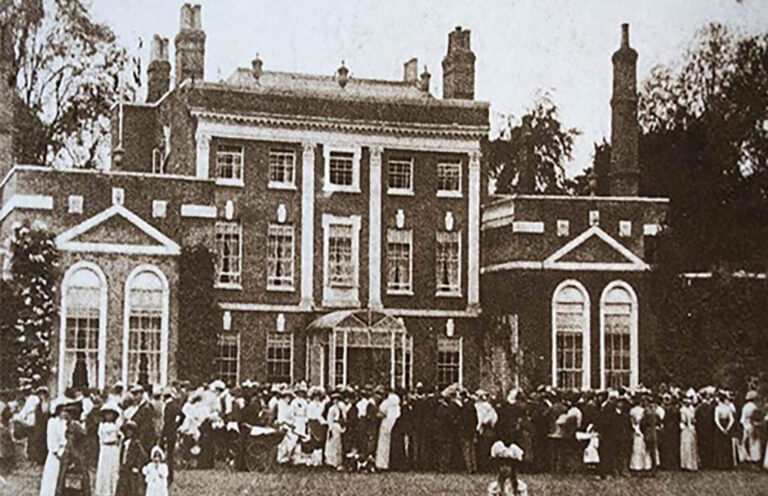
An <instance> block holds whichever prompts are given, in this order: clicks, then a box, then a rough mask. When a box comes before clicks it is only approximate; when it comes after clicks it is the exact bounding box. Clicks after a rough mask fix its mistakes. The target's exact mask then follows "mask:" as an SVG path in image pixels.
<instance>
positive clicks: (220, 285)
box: [213, 282, 243, 290]
mask: <svg viewBox="0 0 768 496" xmlns="http://www.w3.org/2000/svg"><path fill="white" fill-rule="evenodd" d="M213 287H214V288H215V289H235V290H238V289H243V285H242V284H240V283H239V282H217V283H214V285H213Z"/></svg>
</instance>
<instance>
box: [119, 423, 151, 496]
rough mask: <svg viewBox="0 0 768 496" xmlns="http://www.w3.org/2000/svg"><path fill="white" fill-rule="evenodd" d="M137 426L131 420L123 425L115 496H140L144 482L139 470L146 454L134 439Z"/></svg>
mask: <svg viewBox="0 0 768 496" xmlns="http://www.w3.org/2000/svg"><path fill="white" fill-rule="evenodd" d="M138 431H139V426H138V425H137V424H136V422H134V421H133V420H128V421H127V422H126V423H125V424H123V433H124V434H125V439H124V440H123V444H122V446H121V448H120V476H119V477H118V479H117V491H116V496H142V495H143V494H144V481H143V479H142V477H141V469H142V468H143V467H144V464H145V463H146V462H147V459H148V457H147V452H146V451H145V450H144V447H143V446H142V445H141V442H140V441H139V439H138V438H137V437H136V436H137V434H138Z"/></svg>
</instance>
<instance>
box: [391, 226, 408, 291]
mask: <svg viewBox="0 0 768 496" xmlns="http://www.w3.org/2000/svg"><path fill="white" fill-rule="evenodd" d="M398 236H402V237H403V238H404V239H405V240H406V241H407V243H408V281H406V282H405V283H401V286H397V285H395V284H393V281H390V280H389V262H390V261H389V258H390V253H389V244H390V243H402V242H403V240H399V239H394V238H396V237H398ZM386 267H387V294H388V295H403V296H413V230H412V229H389V230H387V265H386Z"/></svg>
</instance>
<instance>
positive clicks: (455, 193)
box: [435, 160, 463, 198]
mask: <svg viewBox="0 0 768 496" xmlns="http://www.w3.org/2000/svg"><path fill="white" fill-rule="evenodd" d="M441 166H458V169H459V189H458V190H449V189H440V168H441ZM462 168H463V165H462V163H461V160H441V161H439V162H438V163H437V166H436V169H435V178H436V180H437V197H438V198H461V197H462V191H461V190H462V188H461V180H462V178H463V171H462Z"/></svg>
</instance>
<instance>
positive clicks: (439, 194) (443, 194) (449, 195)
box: [437, 190, 462, 198]
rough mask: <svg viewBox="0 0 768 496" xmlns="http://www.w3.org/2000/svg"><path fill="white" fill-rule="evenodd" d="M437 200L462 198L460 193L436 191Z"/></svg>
mask: <svg viewBox="0 0 768 496" xmlns="http://www.w3.org/2000/svg"><path fill="white" fill-rule="evenodd" d="M437 197H438V198H462V194H461V191H441V190H438V191H437Z"/></svg>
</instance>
